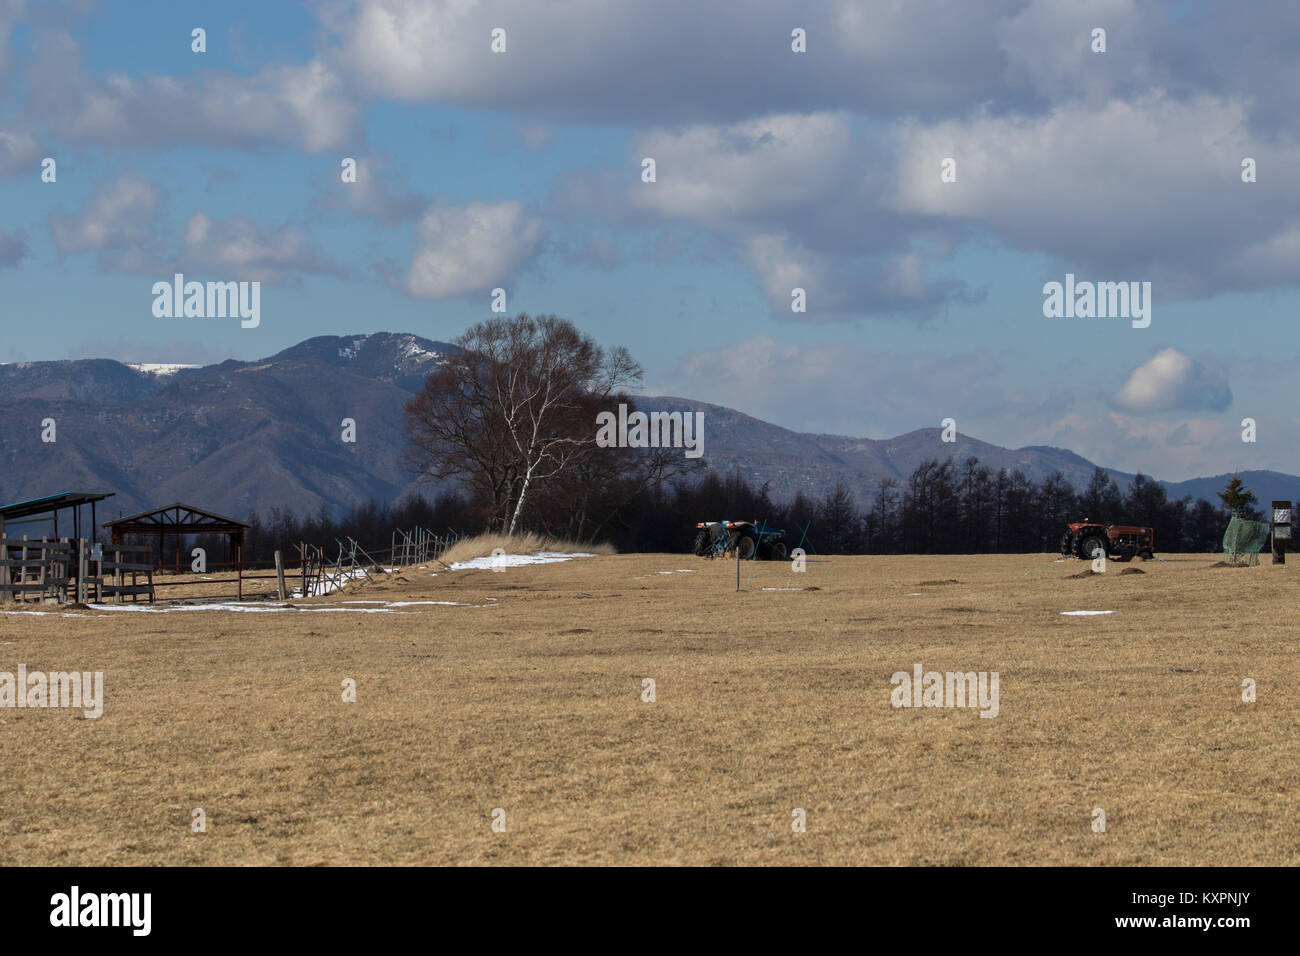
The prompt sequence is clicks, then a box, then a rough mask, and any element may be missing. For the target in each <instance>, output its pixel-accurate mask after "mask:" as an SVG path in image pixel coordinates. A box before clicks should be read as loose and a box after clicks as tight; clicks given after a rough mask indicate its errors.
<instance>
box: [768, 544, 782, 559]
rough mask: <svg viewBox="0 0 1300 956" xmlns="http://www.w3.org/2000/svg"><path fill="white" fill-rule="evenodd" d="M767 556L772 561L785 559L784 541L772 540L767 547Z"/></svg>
mask: <svg viewBox="0 0 1300 956" xmlns="http://www.w3.org/2000/svg"><path fill="white" fill-rule="evenodd" d="M768 551H769V552H770V554H769V556H770V557H771V559H772V560H773V561H784V560H785V559H786V550H785V542H784V541H774V542H772V546H771V547H770V548H769V549H768Z"/></svg>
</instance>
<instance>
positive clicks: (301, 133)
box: [0, 0, 1300, 481]
mask: <svg viewBox="0 0 1300 956" xmlns="http://www.w3.org/2000/svg"><path fill="white" fill-rule="evenodd" d="M196 29H202V30H203V31H204V33H203V40H204V42H203V47H204V49H203V50H202V51H201V52H200V51H196V50H195V48H194V47H195V45H196V41H195V39H194V33H193V31H194V30H196ZM497 30H500V31H504V32H503V33H500V34H496V36H497V37H498V39H497V40H496V41H495V45H496V47H497V49H495V50H494V49H493V46H494V39H493V37H494V31H497ZM1097 30H1103V31H1104V50H1103V49H1099V45H1100V44H1099V35H1098V34H1097V32H1096V31H1097ZM502 46H504V49H502V48H501V47H502ZM797 47H802V49H796V48H797ZM1297 48H1300V4H1295V3H1294V2H1292V0H1279V2H1273V0H1258V2H1252V3H1251V4H1248V5H1241V4H1237V3H1210V2H1158V0H1145V2H1136V0H1071V2H1036V0H983V2H979V3H975V2H968V0H912V2H893V0H890V2H848V0H822V2H797V3H796V2H784V3H777V2H768V0H715V2H710V3H699V2H698V0H652V2H645V0H548V2H547V3H536V2H526V0H524V2H494V0H481V2H480V0H438V2H418V3H417V2H412V0H355V2H349V0H323V2H313V3H303V4H299V3H291V2H274V3H268V2H264V0H263V2H245V0H227V2H223V3H220V4H201V3H187V2H177V0H166V2H150V0H135V2H129V3H128V2H99V3H96V2H90V0H69V2H59V0H0V321H2V322H3V329H4V333H5V334H4V336H3V339H0V362H23V361H39V360H51V359H65V358H114V359H119V360H121V361H130V362H157V363H164V362H175V363H192V364H206V363H210V362H217V361H222V360H225V359H227V358H239V359H255V358H260V357H263V356H267V355H270V354H273V353H274V352H276V351H279V350H280V349H283V348H286V347H288V346H290V345H292V344H295V343H297V342H299V341H302V340H303V339H306V338H309V337H311V336H314V335H347V334H354V333H365V332H379V331H389V332H413V333H416V334H418V335H422V336H425V337H427V338H431V339H437V340H444V341H449V340H452V339H454V338H455V337H457V336H458V335H460V334H461V333H462V332H463V331H464V330H465V329H466V328H467V327H469V326H470V325H472V324H474V323H476V322H478V321H481V320H484V319H488V318H491V317H492V315H493V312H492V309H491V304H492V290H493V289H498V288H500V289H504V290H505V297H506V308H507V311H508V312H509V313H510V314H516V313H519V312H527V313H530V314H540V313H551V314H556V315H560V316H563V317H565V318H567V319H570V320H571V321H573V322H574V323H575V324H576V325H577V326H578V327H579V328H581V329H582V330H584V331H585V332H587V333H589V334H591V335H592V336H593V337H594V338H595V339H596V340H597V341H599V342H600V343H602V344H604V345H623V346H626V347H628V348H629V349H630V350H631V352H632V354H633V355H634V356H635V357H636V358H637V359H638V360H639V361H640V362H641V364H642V365H643V366H644V368H645V372H646V374H645V390H646V392H647V393H648V394H652V395H653V394H671V395H677V396H683V397H688V398H692V399H696V400H700V401H705V402H712V403H717V404H722V405H727V406H730V407H732V408H736V409H738V410H741V411H743V412H746V413H748V414H751V415H754V416H756V417H759V418H762V419H764V420H767V421H771V422H774V423H776V424H779V425H783V426H786V427H789V428H794V429H798V430H801V431H810V432H823V433H835V434H847V435H854V436H862V437H868V438H888V437H892V436H894V435H897V434H901V433H904V432H907V431H911V430H913V429H917V428H927V427H939V426H940V424H941V422H942V421H943V420H944V419H947V418H951V419H954V420H955V422H956V426H957V429H958V431H960V432H961V433H962V434H965V435H970V436H973V437H976V438H980V439H983V440H985V441H990V442H993V443H996V444H999V445H1004V446H1008V447H1022V446H1027V445H1054V446H1058V447H1065V448H1069V449H1071V450H1073V451H1075V452H1077V453H1079V454H1081V455H1083V456H1085V457H1087V458H1089V459H1091V460H1093V461H1096V462H1098V463H1101V464H1104V465H1107V466H1109V467H1114V468H1119V469H1122V470H1125V471H1142V472H1145V473H1147V474H1152V475H1155V476H1156V477H1158V478H1162V479H1166V480H1171V481H1178V480H1183V479H1186V478H1190V477H1194V476H1199V475H1212V474H1219V473H1223V472H1227V471H1234V470H1247V469H1256V468H1271V469H1275V470H1279V471H1287V472H1293V473H1300V410H1298V409H1297V406H1296V403H1295V401H1294V397H1295V393H1296V388H1295V383H1296V381H1297V376H1298V375H1300V349H1298V348H1297V339H1296V334H1295V326H1296V315H1297V305H1298V304H1300V299H1298V297H1297V281H1298V280H1300V140H1298V137H1297V133H1298V132H1300V113H1297V111H1296V109H1295V103H1296V101H1297V93H1300V57H1297V56H1296V55H1295V50H1296V49H1297ZM647 158H649V159H653V160H654V181H653V182H647V181H646V178H647V173H646V169H645V163H644V161H645V160H646V159H647ZM47 159H50V160H53V172H54V175H53V177H52V178H53V181H47V180H48V179H50V178H51V177H49V175H48V173H46V174H45V176H44V177H43V170H46V169H47V168H48V165H49V164H46V163H45V162H44V161H45V160H47ZM346 159H352V160H354V161H355V163H356V170H357V175H356V181H355V182H345V181H344V176H343V172H342V170H343V164H344V160H346ZM948 160H951V161H952V162H951V163H949V162H947V161H948ZM1248 160H1249V161H1253V162H1250V163H1249V165H1250V166H1251V167H1252V169H1253V176H1252V175H1249V174H1248V173H1247V172H1246V169H1245V167H1244V166H1243V163H1246V162H1247V161H1248ZM1247 179H1253V181H1246V180H1247ZM177 272H180V273H183V274H184V275H185V277H186V278H187V279H188V280H197V281H221V282H227V281H241V282H242V281H247V282H252V281H256V282H260V283H262V286H261V316H260V322H259V323H258V325H257V326H256V327H255V328H244V327H242V325H241V323H240V322H239V320H238V319H230V318H199V317H189V318H184V317H180V318H169V317H159V316H156V315H155V314H154V309H153V304H154V294H153V291H152V289H153V285H154V283H155V282H159V281H164V282H166V281H170V280H171V278H172V276H173V275H174V274H175V273H177ZM1067 274H1068V275H1073V276H1074V277H1075V280H1076V281H1077V282H1095V283H1103V282H1106V283H1138V285H1137V286H1136V287H1135V288H1137V289H1139V290H1141V289H1147V288H1149V290H1150V293H1149V296H1150V297H1149V304H1150V314H1149V320H1150V321H1149V324H1147V325H1145V327H1140V326H1141V322H1136V320H1131V319H1130V317H1126V316H1107V317H1078V316H1068V317H1067V316H1056V315H1051V316H1049V315H1047V314H1045V309H1044V304H1045V300H1046V299H1047V295H1046V294H1045V286H1046V285H1047V284H1048V283H1052V282H1058V283H1062V284H1064V283H1065V282H1066V276H1067ZM1146 283H1149V284H1150V285H1149V286H1147V285H1145V284H1146ZM795 289H802V290H803V300H804V303H805V310H804V311H794V309H793V308H792V304H793V303H794V302H795V299H794V293H793V290H795ZM1135 322H1136V324H1135ZM1245 419H1251V420H1252V421H1253V423H1254V426H1253V429H1251V432H1253V434H1251V433H1250V432H1248V431H1247V429H1246V428H1244V427H1243V420H1245ZM1243 437H1247V438H1249V437H1253V438H1254V440H1253V441H1247V440H1243Z"/></svg>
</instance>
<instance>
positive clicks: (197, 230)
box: [178, 212, 346, 283]
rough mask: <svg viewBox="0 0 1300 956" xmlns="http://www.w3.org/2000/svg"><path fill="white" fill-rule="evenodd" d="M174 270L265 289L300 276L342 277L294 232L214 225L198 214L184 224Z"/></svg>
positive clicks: (238, 221)
mask: <svg viewBox="0 0 1300 956" xmlns="http://www.w3.org/2000/svg"><path fill="white" fill-rule="evenodd" d="M178 264H179V266H180V267H181V268H182V269H185V268H188V269H190V270H195V271H197V270H203V271H208V272H215V273H217V274H223V275H231V276H233V277H235V278H237V279H239V280H241V281H254V280H255V281H260V282H268V283H271V282H274V283H280V282H286V281H289V280H291V279H295V278H297V277H299V276H302V275H305V274H322V275H345V274H346V271H345V270H343V269H342V268H340V267H339V266H337V265H335V264H334V263H333V262H331V261H330V260H329V259H328V258H326V256H325V255H324V254H323V253H322V252H321V251H320V250H319V249H317V248H316V246H315V244H314V243H312V241H311V240H310V239H309V238H308V237H307V236H306V235H305V234H304V233H302V232H299V231H297V230H295V229H290V228H288V227H284V226H282V227H280V228H278V229H266V228H263V227H262V226H260V225H259V224H258V223H256V222H253V221H252V220H250V219H247V218H245V217H243V216H235V217H233V218H231V219H229V220H226V221H224V222H214V221H213V220H212V219H210V218H209V217H208V216H206V215H205V214H203V213H201V212H196V213H194V215H192V216H191V217H190V218H189V220H188V221H187V222H186V224H185V238H184V247H183V250H182V252H181V254H180V256H179V259H178Z"/></svg>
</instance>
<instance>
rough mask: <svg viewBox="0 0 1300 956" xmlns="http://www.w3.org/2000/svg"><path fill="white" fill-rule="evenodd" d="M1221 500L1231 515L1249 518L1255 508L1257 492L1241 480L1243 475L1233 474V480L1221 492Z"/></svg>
mask: <svg viewBox="0 0 1300 956" xmlns="http://www.w3.org/2000/svg"><path fill="white" fill-rule="evenodd" d="M1219 500H1220V501H1222V502H1223V508H1224V510H1225V511H1227V512H1228V514H1230V515H1237V516H1239V517H1242V518H1249V517H1250V515H1251V514H1252V513H1253V512H1254V510H1255V508H1254V506H1255V492H1253V491H1251V490H1250V489H1249V488H1247V487H1246V486H1245V485H1244V484H1243V483H1242V481H1241V475H1233V476H1232V480H1231V481H1229V482H1228V484H1227V486H1226V487H1225V488H1224V489H1223V490H1222V491H1220V492H1219Z"/></svg>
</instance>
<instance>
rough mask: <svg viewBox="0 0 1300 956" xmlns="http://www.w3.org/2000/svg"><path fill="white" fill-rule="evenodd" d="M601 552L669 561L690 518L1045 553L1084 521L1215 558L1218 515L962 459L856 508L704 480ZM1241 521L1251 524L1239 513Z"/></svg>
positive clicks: (1104, 482) (1147, 486) (1137, 490)
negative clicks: (1147, 533)
mask: <svg viewBox="0 0 1300 956" xmlns="http://www.w3.org/2000/svg"><path fill="white" fill-rule="evenodd" d="M643 507H644V510H642V511H640V513H639V514H637V513H634V512H629V514H628V518H629V519H630V520H629V522H628V524H627V526H626V527H625V528H622V529H620V530H621V532H622V533H621V534H619V535H614V536H611V540H612V543H614V544H616V545H617V546H618V547H619V549H620V550H627V551H680V550H683V549H684V548H685V546H686V545H687V544H688V543H689V540H690V537H691V536H692V535H694V533H695V522H696V521H700V520H718V519H720V518H727V519H732V520H755V519H757V520H761V521H765V522H766V523H767V524H768V525H769V526H773V527H777V528H782V529H784V530H785V531H786V538H787V544H788V546H789V547H795V546H796V545H798V544H799V543H800V539H801V537H804V536H805V535H806V540H805V541H804V544H803V546H804V547H805V548H806V549H807V550H809V551H814V552H818V553H822V554H831V553H837V554H966V553H976V554H978V553H981V552H1012V553H1015V552H1032V551H1056V550H1057V549H1058V547H1059V545H1060V541H1061V535H1062V534H1063V533H1064V532H1065V526H1066V524H1068V523H1069V522H1071V521H1079V520H1082V519H1084V518H1091V519H1093V520H1097V521H1104V522H1115V523H1118V524H1138V525H1145V526H1149V527H1152V528H1154V529H1155V538H1156V549H1157V550H1159V551H1200V552H1206V551H1216V550H1218V548H1219V546H1220V543H1221V540H1222V537H1223V529H1224V527H1225V526H1226V523H1227V520H1228V514H1227V512H1226V511H1225V510H1224V508H1222V507H1216V506H1214V505H1212V504H1210V503H1209V502H1208V501H1204V500H1199V501H1193V500H1192V499H1191V498H1190V497H1187V498H1183V499H1179V500H1174V501H1171V500H1169V497H1168V495H1167V494H1166V493H1165V490H1164V488H1163V487H1162V486H1161V485H1160V484H1158V483H1157V482H1155V481H1154V480H1152V479H1150V478H1148V477H1146V476H1145V475H1137V476H1136V477H1135V478H1134V481H1133V483H1132V485H1131V486H1130V488H1129V489H1128V491H1127V493H1121V491H1120V489H1119V486H1118V485H1117V484H1116V483H1115V480H1114V479H1113V478H1111V477H1110V476H1109V475H1107V474H1106V472H1105V471H1103V470H1102V469H1100V468H1098V469H1097V470H1096V472H1095V473H1094V474H1093V476H1092V480H1091V481H1090V482H1089V484H1088V487H1087V488H1085V489H1084V490H1083V491H1082V492H1078V491H1076V490H1075V489H1074V488H1073V487H1071V485H1070V483H1069V482H1068V481H1066V480H1065V478H1064V477H1063V476H1062V475H1061V474H1060V473H1059V472H1058V473H1057V474H1055V475H1052V476H1050V477H1048V478H1046V479H1044V480H1043V481H1041V482H1038V483H1035V482H1033V481H1030V480H1029V479H1028V478H1027V477H1026V476H1025V475H1024V474H1023V473H1021V472H1020V471H1019V470H1015V471H1011V472H1007V471H1006V470H1005V469H1000V470H998V471H997V472H994V471H992V470H991V469H989V468H987V467H984V466H982V465H980V463H979V461H978V459H975V458H968V459H965V460H964V461H962V462H961V463H960V464H958V463H955V462H954V461H953V460H952V459H951V458H949V459H947V460H946V461H939V460H937V459H932V460H929V461H924V462H922V463H921V464H920V465H919V466H918V467H917V468H916V470H915V471H913V472H912V474H911V475H910V476H909V477H908V478H907V479H905V480H902V481H899V480H897V479H893V478H889V479H885V480H883V481H881V482H880V484H879V485H878V486H877V487H876V488H875V490H874V493H873V494H872V496H871V499H870V500H869V501H866V502H858V501H856V500H855V499H854V496H853V495H852V494H851V493H850V492H849V490H848V489H847V488H846V487H845V486H844V485H843V484H838V485H836V487H835V488H833V489H831V490H830V491H828V492H826V493H825V494H823V495H821V496H819V497H817V498H813V497H810V496H808V495H805V494H803V493H798V494H796V495H795V497H794V499H793V500H791V501H789V502H784V503H777V502H773V501H772V500H771V497H770V495H769V494H768V491H767V488H766V486H764V487H760V488H754V487H753V486H752V485H750V484H749V483H747V482H746V481H745V480H744V479H743V478H742V477H741V476H740V475H735V474H733V475H730V476H727V477H719V476H718V475H716V474H713V473H710V474H709V475H708V476H706V477H705V478H704V479H703V480H702V481H699V482H697V483H695V484H693V485H685V486H678V487H676V488H671V489H668V490H666V491H662V492H660V493H659V494H658V495H657V496H655V497H654V498H652V499H650V500H646V501H645V502H644V503H643ZM1239 513H1241V514H1242V515H1243V516H1245V517H1258V513H1257V512H1254V511H1253V510H1252V509H1251V508H1249V507H1248V506H1247V507H1244V508H1240V509H1239Z"/></svg>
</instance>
